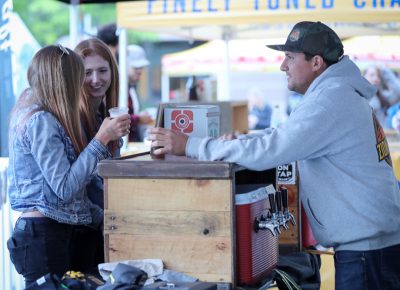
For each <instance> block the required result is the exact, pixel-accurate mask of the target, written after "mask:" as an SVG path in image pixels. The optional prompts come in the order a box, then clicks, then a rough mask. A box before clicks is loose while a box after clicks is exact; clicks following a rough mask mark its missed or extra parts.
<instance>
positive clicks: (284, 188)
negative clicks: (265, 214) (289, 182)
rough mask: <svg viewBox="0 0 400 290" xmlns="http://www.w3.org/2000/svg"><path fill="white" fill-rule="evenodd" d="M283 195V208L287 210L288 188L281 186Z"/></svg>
mask: <svg viewBox="0 0 400 290" xmlns="http://www.w3.org/2000/svg"><path fill="white" fill-rule="evenodd" d="M281 195H282V205H283V210H286V209H287V208H288V206H289V205H288V190H287V188H286V187H283V186H282V187H281Z"/></svg>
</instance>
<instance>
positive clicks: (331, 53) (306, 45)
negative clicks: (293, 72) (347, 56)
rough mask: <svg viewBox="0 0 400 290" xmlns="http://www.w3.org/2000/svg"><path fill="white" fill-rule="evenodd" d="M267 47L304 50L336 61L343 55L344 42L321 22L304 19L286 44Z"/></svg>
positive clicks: (282, 49) (295, 50) (291, 33)
mask: <svg viewBox="0 0 400 290" xmlns="http://www.w3.org/2000/svg"><path fill="white" fill-rule="evenodd" d="M267 47H269V48H271V49H274V50H280V51H292V52H304V53H308V54H311V55H320V56H321V57H322V58H323V59H325V60H327V61H333V62H336V61H338V60H339V59H340V57H341V56H342V55H343V44H342V41H341V40H340V38H339V36H338V35H337V34H336V32H335V31H333V30H332V29H331V28H329V27H328V26H326V25H325V24H323V23H321V22H319V21H318V22H311V21H302V22H299V23H297V24H296V25H295V26H294V27H293V29H292V31H291V32H290V33H289V36H288V38H287V40H286V43H285V44H277V45H267Z"/></svg>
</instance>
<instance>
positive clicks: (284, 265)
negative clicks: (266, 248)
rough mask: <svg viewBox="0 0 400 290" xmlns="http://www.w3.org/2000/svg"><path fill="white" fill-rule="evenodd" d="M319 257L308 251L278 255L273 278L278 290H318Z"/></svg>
mask: <svg viewBox="0 0 400 290" xmlns="http://www.w3.org/2000/svg"><path fill="white" fill-rule="evenodd" d="M320 268H321V258H320V256H319V255H316V254H310V253H302V252H300V253H292V254H289V255H280V256H279V261H278V266H277V268H276V269H275V271H274V274H273V279H274V280H275V281H276V284H277V285H278V289H279V290H292V289H302V290H319V289H320V287H321V276H320V272H319V270H320Z"/></svg>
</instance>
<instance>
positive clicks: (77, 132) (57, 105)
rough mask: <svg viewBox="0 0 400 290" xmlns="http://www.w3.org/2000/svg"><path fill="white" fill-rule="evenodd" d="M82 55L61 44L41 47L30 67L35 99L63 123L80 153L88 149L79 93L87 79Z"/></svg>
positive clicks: (29, 76) (29, 77)
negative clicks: (84, 141)
mask: <svg viewBox="0 0 400 290" xmlns="http://www.w3.org/2000/svg"><path fill="white" fill-rule="evenodd" d="M84 73H85V69H84V65H83V61H82V58H81V57H80V56H79V55H78V54H76V53H75V52H74V51H72V50H70V49H68V48H65V47H63V46H61V45H59V46H57V45H49V46H46V47H44V48H42V49H40V50H39V51H38V52H37V53H36V54H35V56H34V57H33V59H32V62H31V64H30V66H29V69H28V82H29V85H30V91H31V94H32V102H34V103H37V104H38V105H39V106H40V107H41V109H43V110H45V111H48V112H50V113H52V114H53V115H54V116H55V117H56V118H57V120H58V121H59V122H60V123H61V125H62V126H63V127H64V130H65V131H66V133H67V135H68V136H69V137H70V138H71V141H72V144H73V146H74V149H75V151H76V154H77V155H78V154H79V153H80V152H82V150H83V149H84V143H83V141H82V135H81V124H80V117H79V96H80V89H81V87H82V84H83V80H84Z"/></svg>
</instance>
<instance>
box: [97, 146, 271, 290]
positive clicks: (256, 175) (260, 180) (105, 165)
mask: <svg viewBox="0 0 400 290" xmlns="http://www.w3.org/2000/svg"><path fill="white" fill-rule="evenodd" d="M99 173H100V175H101V176H102V177H103V178H104V188H105V202H104V207H105V217H104V234H105V259H106V262H114V261H120V260H131V259H132V260H134V259H152V258H154V259H161V260H162V261H163V262H164V265H165V267H166V268H169V269H172V270H175V271H179V272H183V273H186V274H188V275H191V276H194V277H197V278H199V279H200V280H203V281H212V282H226V283H232V285H233V287H234V286H235V285H236V283H235V272H236V269H235V267H236V266H235V264H236V260H235V259H236V257H235V256H236V254H235V240H236V237H235V230H234V229H235V210H234V209H235V207H234V194H235V186H236V185H237V184H245V183H251V184H256V185H257V184H259V185H260V187H261V186H263V185H265V184H267V183H272V184H274V185H275V178H276V176H275V169H273V170H267V171H261V172H255V171H250V170H245V169H243V168H241V167H239V166H237V165H234V164H232V163H227V162H205V161H198V160H194V159H190V158H186V157H173V156H167V157H166V159H164V160H152V159H151V157H150V156H149V155H148V154H146V155H142V156H138V157H135V158H126V157H125V158H123V159H114V160H104V161H101V162H100V163H99Z"/></svg>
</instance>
